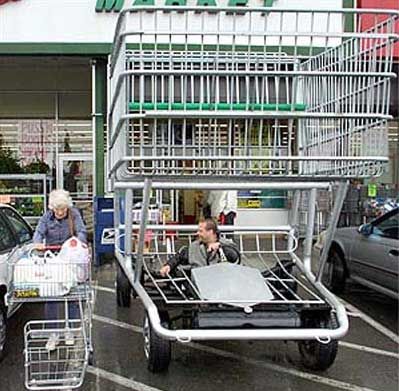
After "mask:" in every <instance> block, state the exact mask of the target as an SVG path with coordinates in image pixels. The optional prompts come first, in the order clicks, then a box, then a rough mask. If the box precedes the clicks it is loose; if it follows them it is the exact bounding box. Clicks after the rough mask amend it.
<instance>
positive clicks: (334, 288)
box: [323, 248, 346, 293]
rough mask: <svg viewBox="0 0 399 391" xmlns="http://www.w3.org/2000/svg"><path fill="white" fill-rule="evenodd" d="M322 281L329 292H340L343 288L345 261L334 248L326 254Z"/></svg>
mask: <svg viewBox="0 0 399 391" xmlns="http://www.w3.org/2000/svg"><path fill="white" fill-rule="evenodd" d="M323 280H324V283H325V285H326V286H327V288H328V289H330V291H331V292H334V293H342V292H343V291H344V289H345V281H346V274H345V261H344V259H343V257H342V255H341V254H340V253H339V252H338V251H337V250H336V249H334V248H332V249H331V250H330V253H329V255H328V259H327V264H326V270H325V272H324V278H323Z"/></svg>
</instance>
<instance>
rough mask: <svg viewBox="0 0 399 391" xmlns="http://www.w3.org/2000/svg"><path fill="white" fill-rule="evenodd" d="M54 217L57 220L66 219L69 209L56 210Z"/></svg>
mask: <svg viewBox="0 0 399 391" xmlns="http://www.w3.org/2000/svg"><path fill="white" fill-rule="evenodd" d="M53 212H54V216H55V218H56V219H57V220H61V219H63V218H64V217H66V215H67V213H68V208H54V210H53Z"/></svg>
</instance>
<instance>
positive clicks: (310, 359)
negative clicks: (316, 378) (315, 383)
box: [298, 314, 338, 371]
mask: <svg viewBox="0 0 399 391" xmlns="http://www.w3.org/2000/svg"><path fill="white" fill-rule="evenodd" d="M304 323H305V326H306V327H315V328H332V329H335V328H337V327H338V323H337V320H336V318H335V314H329V315H324V316H323V317H320V318H314V319H311V318H307V319H305V322H304ZM298 348H299V353H300V354H301V361H302V364H303V365H304V367H306V368H308V369H312V370H316V371H325V370H326V369H328V368H329V367H330V366H331V365H332V364H333V363H334V361H335V358H336V356H337V353H338V340H336V339H332V340H331V341H330V342H328V343H321V342H319V341H317V340H303V341H299V342H298Z"/></svg>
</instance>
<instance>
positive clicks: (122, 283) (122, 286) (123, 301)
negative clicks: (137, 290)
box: [116, 265, 132, 307]
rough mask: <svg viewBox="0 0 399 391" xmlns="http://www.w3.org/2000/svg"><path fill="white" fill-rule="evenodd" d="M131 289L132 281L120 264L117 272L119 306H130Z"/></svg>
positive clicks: (117, 300) (117, 299)
mask: <svg viewBox="0 0 399 391" xmlns="http://www.w3.org/2000/svg"><path fill="white" fill-rule="evenodd" d="M131 291H132V287H131V286H130V282H129V280H128V279H127V277H126V276H125V273H124V272H123V270H122V268H121V267H120V266H119V265H118V268H117V272H116V302H117V304H118V307H130V299H131V296H130V294H131Z"/></svg>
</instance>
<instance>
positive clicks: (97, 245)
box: [94, 197, 115, 266]
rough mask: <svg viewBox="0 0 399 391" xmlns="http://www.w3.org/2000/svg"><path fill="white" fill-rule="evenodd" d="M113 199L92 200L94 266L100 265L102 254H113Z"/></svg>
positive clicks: (97, 198) (100, 198)
mask: <svg viewBox="0 0 399 391" xmlns="http://www.w3.org/2000/svg"><path fill="white" fill-rule="evenodd" d="M114 242H115V236H114V199H113V198H112V197H95V198H94V264H95V265H96V266H99V265H100V264H101V257H102V255H104V254H110V255H112V254H113V253H114Z"/></svg>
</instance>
